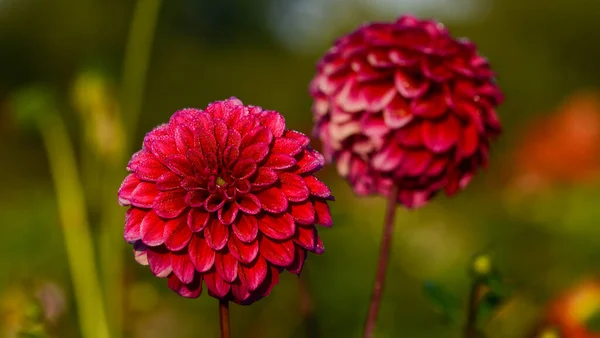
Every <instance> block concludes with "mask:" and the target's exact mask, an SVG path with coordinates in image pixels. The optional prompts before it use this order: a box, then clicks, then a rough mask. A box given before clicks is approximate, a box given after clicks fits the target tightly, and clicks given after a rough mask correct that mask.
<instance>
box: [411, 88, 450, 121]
mask: <svg viewBox="0 0 600 338" xmlns="http://www.w3.org/2000/svg"><path fill="white" fill-rule="evenodd" d="M446 109H447V104H446V101H445V99H444V95H442V94H432V95H426V96H422V97H419V98H417V99H415V100H413V101H412V102H411V104H410V110H411V111H412V113H413V114H414V115H415V116H421V117H424V118H427V119H429V118H438V117H440V116H442V115H443V114H444V113H445V112H446Z"/></svg>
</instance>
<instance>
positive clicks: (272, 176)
mask: <svg viewBox="0 0 600 338" xmlns="http://www.w3.org/2000/svg"><path fill="white" fill-rule="evenodd" d="M255 176H256V177H255V178H254V181H253V182H252V186H253V187H266V186H269V185H271V184H273V183H275V182H277V174H276V173H275V171H273V169H271V168H265V167H260V168H258V170H257V171H256V175H255Z"/></svg>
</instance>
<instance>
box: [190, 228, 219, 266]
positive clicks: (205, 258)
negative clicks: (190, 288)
mask: <svg viewBox="0 0 600 338" xmlns="http://www.w3.org/2000/svg"><path fill="white" fill-rule="evenodd" d="M188 255H189V256H190V260H191V262H192V264H194V267H195V268H196V270H197V271H198V272H200V273H202V272H206V271H208V270H210V268H212V266H213V264H214V262H215V251H214V250H213V249H211V248H210V247H209V246H208V244H207V243H206V240H205V239H204V238H203V237H202V236H200V235H199V234H195V235H194V236H192V239H191V240H190V243H189V245H188Z"/></svg>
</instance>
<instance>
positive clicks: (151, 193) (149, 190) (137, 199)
mask: <svg viewBox="0 0 600 338" xmlns="http://www.w3.org/2000/svg"><path fill="white" fill-rule="evenodd" d="M159 192H160V191H159V190H158V188H156V184H154V183H148V182H140V184H138V186H137V187H136V188H135V189H133V192H132V193H131V198H130V200H129V201H130V202H131V204H132V205H134V206H136V207H139V208H151V207H152V204H153V203H154V199H155V198H156V196H158V193H159Z"/></svg>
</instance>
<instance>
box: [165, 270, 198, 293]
mask: <svg viewBox="0 0 600 338" xmlns="http://www.w3.org/2000/svg"><path fill="white" fill-rule="evenodd" d="M167 285H168V286H169V289H171V290H173V291H175V292H177V294H179V295H180V296H182V297H185V298H198V297H200V294H202V280H201V279H200V277H199V276H196V277H195V278H194V280H193V281H192V282H191V283H189V284H183V283H182V282H181V281H180V280H179V278H177V276H175V275H174V274H173V275H171V276H169V279H168V280H167Z"/></svg>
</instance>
